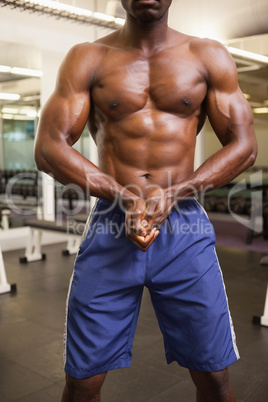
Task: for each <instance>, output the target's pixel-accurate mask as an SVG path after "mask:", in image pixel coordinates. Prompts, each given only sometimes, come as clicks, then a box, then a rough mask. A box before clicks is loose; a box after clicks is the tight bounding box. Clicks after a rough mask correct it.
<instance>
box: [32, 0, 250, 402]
mask: <svg viewBox="0 0 268 402" xmlns="http://www.w3.org/2000/svg"><path fill="white" fill-rule="evenodd" d="M171 1H172V0H122V4H123V7H124V8H125V10H126V13H127V15H126V23H125V25H124V26H123V27H122V28H121V29H119V30H118V31H116V32H113V33H112V34H110V35H108V36H106V37H104V38H102V39H100V40H98V41H96V42H95V43H93V44H90V43H83V44H79V45H76V46H74V47H73V48H72V49H71V50H70V52H69V53H68V55H67V56H66V58H65V60H64V61H63V63H62V66H61V68H60V71H59V76H58V80H57V85H56V89H55V92H54V93H53V95H52V96H51V98H50V99H49V101H48V102H47V104H46V105H45V107H44V109H43V111H42V115H41V119H40V123H39V129H38V136H37V141H36V147H35V157H36V162H37V167H38V168H39V169H40V170H43V171H45V172H47V173H49V174H51V175H53V176H54V177H55V179H56V180H58V181H60V182H62V183H64V184H68V183H75V184H76V185H79V186H80V187H81V188H83V189H84V190H85V191H86V190H87V189H88V187H89V188H90V193H91V194H92V195H93V196H96V197H98V198H99V201H98V203H97V206H96V210H95V212H94V213H93V215H92V221H91V223H90V227H89V231H88V235H87V234H85V238H84V240H83V242H82V244H81V248H80V252H79V253H78V256H77V259H76V264H75V271H74V276H73V278H72V282H71V286H70V291H69V296H68V321H67V328H66V330H67V339H66V364H65V371H66V373H67V374H66V386H65V389H64V392H63V397H62V401H63V402H67V401H69V402H70V401H76V402H82V401H95V402H96V401H100V388H101V385H102V383H103V381H104V379H105V376H106V372H107V371H109V370H111V369H115V368H119V367H120V368H122V367H127V366H129V364H130V360H131V346H132V341H133V337H134V332H135V326H136V320H137V316H138V309H139V303H140V299H141V294H142V289H143V286H144V285H146V286H147V287H148V288H149V291H150V293H151V297H152V302H153V305H154V308H155V310H156V314H157V318H158V320H159V325H160V328H161V330H162V333H163V336H164V341H165V349H166V356H167V361H168V363H169V362H171V361H174V360H176V361H177V362H178V363H179V364H181V365H182V366H184V367H187V368H188V369H189V370H190V374H191V377H192V379H193V382H194V384H195V386H196V389H197V401H199V402H207V401H213V402H227V401H228V402H233V401H235V396H234V393H233V391H232V388H231V385H230V382H229V377H228V368H227V367H228V366H229V365H230V364H232V363H233V362H234V361H236V360H237V359H238V352H237V349H236V344H235V336H234V332H233V327H232V322H231V318H230V314H229V310H228V305H227V301H226V295H225V292H224V286H223V282H222V277H221V273H220V268H219V266H218V262H217V258H216V255H215V250H214V244H215V237H214V234H213V233H212V232H211V233H212V234H210V235H208V234H205V235H204V234H202V233H195V234H194V235H191V233H190V232H191V225H192V224H193V223H194V224H196V222H197V220H196V219H198V217H200V216H201V214H202V213H203V210H202V208H201V207H200V205H199V204H198V203H197V201H196V200H195V199H193V198H189V197H192V196H193V195H194V194H195V193H197V192H200V191H203V190H204V189H207V188H210V189H211V188H212V187H220V186H222V185H224V184H225V183H227V182H229V181H230V180H232V179H233V178H234V177H236V176H237V175H238V174H240V173H241V172H242V171H244V170H245V169H246V168H248V167H249V166H251V165H252V164H253V163H254V160H255V158H256V153H257V145H256V140H255V133H254V128H253V120H252V114H251V111H250V108H249V105H248V104H247V102H246V100H245V98H244V96H243V94H242V93H241V91H240V89H239V87H238V83H237V75H236V69H235V65H234V62H233V61H232V59H231V57H230V55H229V54H228V53H227V51H226V50H225V48H224V47H223V46H222V45H221V44H219V43H217V42H215V41H212V40H208V39H199V38H196V37H191V36H188V35H184V34H182V33H179V32H176V31H174V30H172V29H170V28H169V27H168V25H167V19H168V9H169V6H170V4H171ZM206 116H208V118H209V120H210V122H211V125H212V127H213V129H214V131H215V133H216V135H217V137H218V138H219V140H220V142H221V144H222V148H221V149H220V150H219V151H218V152H216V153H215V154H214V155H213V156H211V157H210V158H209V159H208V160H207V161H206V162H204V163H203V164H202V166H200V167H199V169H198V170H197V171H194V169H193V166H194V152H195V144H196V136H197V134H198V132H199V131H200V130H201V128H202V126H203V124H204V121H205V118H206ZM86 124H88V125H89V129H90V133H91V135H92V136H93V139H94V141H95V142H96V144H97V147H98V154H99V167H97V166H95V165H94V164H92V163H91V162H90V161H88V160H87V159H86V158H84V157H83V156H82V155H81V154H79V153H78V152H77V151H76V150H75V149H74V148H72V145H73V144H74V143H75V142H76V141H77V140H78V139H79V138H80V136H81V133H82V131H83V129H84V126H85V125H86ZM187 198H188V200H187ZM203 217H204V219H206V223H207V224H209V221H208V219H207V217H205V215H204V214H203ZM107 219H108V220H107ZM107 222H113V223H115V224H117V225H121V226H120V227H122V225H124V228H125V232H124V233H123V234H120V236H115V235H114V234H113V233H105V234H102V235H100V234H97V232H96V227H97V225H100V224H101V225H103V227H108V226H107ZM176 222H179V223H180V225H181V226H176ZM105 225H106V226H105ZM182 225H184V226H182ZM185 225H186V226H185ZM187 225H188V226H187ZM117 227H119V226H117ZM182 227H184V228H185V227H188V232H187V231H186V232H187V233H186V232H183V231H182V230H181V231H180V228H182ZM94 228H95V231H94ZM174 228H177V229H176V230H175V229H174ZM173 229H174V230H173ZM108 232H109V231H108ZM143 251H146V252H143ZM215 306H217V307H215Z"/></svg>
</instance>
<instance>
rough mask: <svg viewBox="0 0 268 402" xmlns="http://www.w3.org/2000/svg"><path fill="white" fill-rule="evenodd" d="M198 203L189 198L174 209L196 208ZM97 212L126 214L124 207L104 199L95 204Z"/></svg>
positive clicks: (194, 199) (99, 199)
mask: <svg viewBox="0 0 268 402" xmlns="http://www.w3.org/2000/svg"><path fill="white" fill-rule="evenodd" d="M196 204H198V201H197V200H196V198H195V197H188V198H185V199H183V200H182V201H181V202H179V203H178V204H177V205H176V206H175V207H174V209H178V210H183V209H184V208H189V207H191V206H194V205H195V206H196ZM95 211H96V212H97V211H102V212H113V213H120V214H125V210H124V207H123V205H120V204H119V203H118V202H116V201H108V200H104V199H102V198H98V199H97V201H96V204H95Z"/></svg>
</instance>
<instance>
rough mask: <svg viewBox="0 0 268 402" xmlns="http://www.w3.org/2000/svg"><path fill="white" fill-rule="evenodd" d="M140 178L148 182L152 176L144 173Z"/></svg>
mask: <svg viewBox="0 0 268 402" xmlns="http://www.w3.org/2000/svg"><path fill="white" fill-rule="evenodd" d="M141 177H144V178H145V179H146V180H149V179H150V178H151V177H152V175H151V173H145V174H143V175H142V176H141Z"/></svg>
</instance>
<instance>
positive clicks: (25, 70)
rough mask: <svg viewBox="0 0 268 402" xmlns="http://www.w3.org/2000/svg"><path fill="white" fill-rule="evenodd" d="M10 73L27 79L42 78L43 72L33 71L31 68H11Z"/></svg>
mask: <svg viewBox="0 0 268 402" xmlns="http://www.w3.org/2000/svg"><path fill="white" fill-rule="evenodd" d="M11 73H12V74H16V75H26V76H28V77H42V75H43V72H42V71H40V70H33V69H31V68H22V67H12V68H11Z"/></svg>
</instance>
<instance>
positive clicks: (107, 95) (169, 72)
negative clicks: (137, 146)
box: [92, 52, 207, 119]
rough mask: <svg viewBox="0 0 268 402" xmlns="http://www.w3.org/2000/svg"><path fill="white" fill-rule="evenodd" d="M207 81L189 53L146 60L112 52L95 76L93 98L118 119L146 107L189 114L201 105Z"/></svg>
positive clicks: (163, 54) (164, 54) (102, 108)
mask: <svg viewBox="0 0 268 402" xmlns="http://www.w3.org/2000/svg"><path fill="white" fill-rule="evenodd" d="M206 90H207V87H206V83H205V80H204V78H203V75H202V69H201V68H199V65H198V61H197V60H195V59H194V58H193V57H191V55H185V54H184V55H179V54H176V53H172V52H169V53H161V54H160V55H156V56H154V57H151V58H149V59H146V58H142V57H138V56H134V55H131V54H130V53H127V52H126V53H124V52H114V53H112V54H110V55H109V56H107V57H106V59H105V60H104V62H103V65H102V67H101V69H100V70H99V71H98V74H97V76H96V80H95V85H94V88H93V90H92V98H93V101H94V104H95V105H96V106H97V108H98V109H99V110H100V112H102V113H103V114H104V115H106V116H107V117H108V118H114V119H119V118H120V119H121V118H122V117H124V116H125V115H128V114H130V113H135V112H138V111H140V110H142V109H144V108H146V107H153V108H155V109H157V110H160V111H163V112H167V113H174V114H179V115H180V114H181V115H185V116H187V115H191V114H192V113H193V112H194V111H196V110H197V109H198V108H199V107H200V105H201V104H202V102H203V100H204V98H205V95H206Z"/></svg>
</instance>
